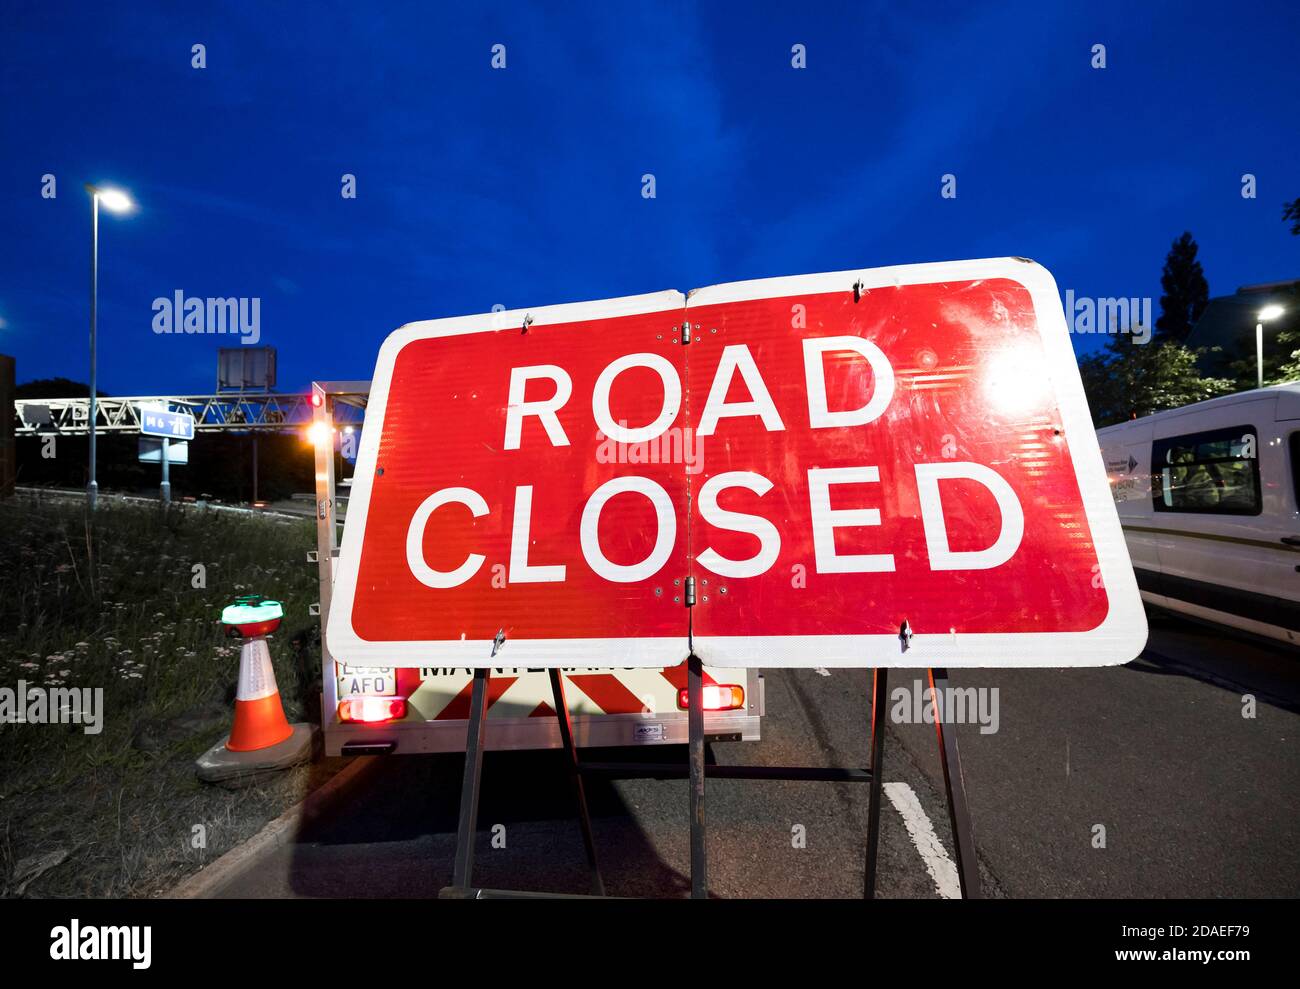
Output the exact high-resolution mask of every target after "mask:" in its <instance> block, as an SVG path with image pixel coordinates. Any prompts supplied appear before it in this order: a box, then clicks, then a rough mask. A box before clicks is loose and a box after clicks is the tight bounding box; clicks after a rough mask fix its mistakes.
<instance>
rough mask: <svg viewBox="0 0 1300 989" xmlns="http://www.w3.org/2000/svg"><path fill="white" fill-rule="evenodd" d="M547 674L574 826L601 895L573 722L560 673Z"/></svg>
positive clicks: (602, 886) (593, 886) (593, 884)
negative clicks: (572, 801)
mask: <svg viewBox="0 0 1300 989" xmlns="http://www.w3.org/2000/svg"><path fill="white" fill-rule="evenodd" d="M548 672H549V673H550V674H551V694H552V696H553V697H554V699H555V717H556V720H557V721H559V723H560V740H561V741H562V742H563V743H564V754H565V757H566V759H567V761H568V764H569V779H570V780H572V782H573V794H574V798H575V799H576V800H577V803H578V823H579V824H580V825H581V826H582V844H583V846H584V847H585V848H586V850H587V864H588V865H589V866H591V892H592V894H593V895H595V896H604V895H605V883H604V882H603V881H602V880H601V878H600V865H599V864H598V863H597V861H596V839H595V837H594V836H593V835H592V831H591V815H590V814H589V813H588V812H587V791H586V788H585V787H584V785H583V782H582V771H581V769H579V767H578V749H577V747H576V746H575V745H574V744H573V723H572V722H571V721H570V720H569V705H568V702H567V701H566V700H565V698H564V674H562V673H561V672H560V671H559V670H558V669H556V668H555V667H554V666H552V667H551V668H550V670H549V671H548Z"/></svg>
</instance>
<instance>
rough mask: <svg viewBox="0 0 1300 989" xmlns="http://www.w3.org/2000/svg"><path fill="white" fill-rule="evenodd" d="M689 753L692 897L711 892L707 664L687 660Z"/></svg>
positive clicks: (692, 657) (700, 898) (699, 898)
mask: <svg viewBox="0 0 1300 989" xmlns="http://www.w3.org/2000/svg"><path fill="white" fill-rule="evenodd" d="M686 694H687V731H688V742H687V748H688V756H689V762H690V778H691V899H693V900H703V899H707V898H708V895H709V864H708V849H707V847H706V843H705V834H704V664H703V663H702V662H701V661H700V658H699V657H698V656H696V655H695V654H694V653H691V655H690V656H689V657H688V658H687V660H686Z"/></svg>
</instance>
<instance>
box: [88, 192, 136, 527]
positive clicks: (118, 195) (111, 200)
mask: <svg viewBox="0 0 1300 989" xmlns="http://www.w3.org/2000/svg"><path fill="white" fill-rule="evenodd" d="M86 191H87V192H89V193H90V418H89V420H88V421H87V423H86V425H87V426H88V427H89V428H90V480H89V482H88V483H87V484H86V503H87V504H88V505H89V506H90V507H91V508H92V509H93V508H94V507H95V500H96V499H97V498H98V496H99V482H98V481H97V480H96V479H95V437H96V435H97V433H98V430H97V428H96V426H97V417H98V415H99V412H98V409H97V403H96V401H95V317H96V309H97V308H98V305H99V204H100V203H103V204H104V209H106V210H108V211H109V212H110V213H129V212H130V211H131V210H132V209H133V208H134V206H135V204H134V203H132V202H131V197H130V196H128V195H127V194H126V193H125V192H122V191H121V190H119V189H101V188H98V187H97V186H93V185H90V184H89V183H87V184H86Z"/></svg>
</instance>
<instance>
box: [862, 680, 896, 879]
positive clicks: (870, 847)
mask: <svg viewBox="0 0 1300 989" xmlns="http://www.w3.org/2000/svg"><path fill="white" fill-rule="evenodd" d="M888 683H889V671H888V670H887V669H885V668H884V667H877V668H876V669H875V670H873V671H872V675H871V791H870V793H871V795H870V798H869V800H868V803H867V863H866V874H865V876H864V878H863V882H862V896H863V898H864V899H867V900H874V899H875V898H876V863H877V853H878V851H879V849H880V801H881V798H882V796H883V794H882V792H881V784H882V783H883V781H884V764H885V705H886V703H887V696H888Z"/></svg>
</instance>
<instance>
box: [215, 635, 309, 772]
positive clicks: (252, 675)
mask: <svg viewBox="0 0 1300 989" xmlns="http://www.w3.org/2000/svg"><path fill="white" fill-rule="evenodd" d="M292 734H293V729H292V728H290V727H289V720H288V719H287V718H286V717H285V716H284V705H283V704H281V703H280V688H279V687H278V686H276V683H275V670H274V669H272V667H271V650H270V649H269V648H267V645H266V636H264V635H256V636H252V637H251V638H245V639H244V643H243V645H242V646H240V648H239V686H238V688H237V689H236V691H235V724H234V727H232V728H231V729H230V739H229V740H228V741H227V742H226V748H228V749H229V750H230V751H231V752H256V751H257V750H258V749H267V748H270V747H271V746H272V745H278V744H280V743H281V742H283V741H284V740H285V739H286V738H288V737H289V736H290V735H292Z"/></svg>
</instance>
